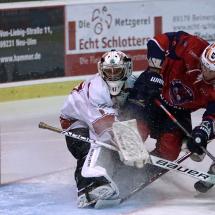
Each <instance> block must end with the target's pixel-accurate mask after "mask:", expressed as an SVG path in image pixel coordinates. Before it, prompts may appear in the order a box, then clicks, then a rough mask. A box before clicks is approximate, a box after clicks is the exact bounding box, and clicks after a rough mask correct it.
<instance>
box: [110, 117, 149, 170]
mask: <svg viewBox="0 0 215 215" xmlns="http://www.w3.org/2000/svg"><path fill="white" fill-rule="evenodd" d="M112 129H113V133H114V138H115V143H116V145H117V146H118V148H119V156H120V160H121V161H122V162H123V163H124V164H125V165H128V166H135V167H137V168H142V167H143V166H144V165H145V163H146V162H147V161H148V160H149V153H148V151H147V150H146V149H145V147H144V143H143V141H142V138H141V136H140V134H139V132H138V129H137V122H136V120H135V119H133V120H129V121H123V122H114V123H113V127H112Z"/></svg>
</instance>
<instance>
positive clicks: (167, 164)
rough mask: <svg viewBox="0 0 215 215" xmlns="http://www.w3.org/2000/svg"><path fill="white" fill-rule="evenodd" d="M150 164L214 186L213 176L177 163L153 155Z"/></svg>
mask: <svg viewBox="0 0 215 215" xmlns="http://www.w3.org/2000/svg"><path fill="white" fill-rule="evenodd" d="M39 128H43V129H48V130H51V131H54V132H57V133H60V134H63V135H66V136H69V137H73V138H76V139H78V140H83V141H85V142H89V143H90V144H94V145H98V146H103V147H106V148H108V149H110V150H113V151H118V149H117V148H116V147H115V146H113V145H110V144H107V143H103V142H100V141H97V140H93V139H90V138H86V137H82V136H81V135H76V134H74V133H72V132H69V131H63V130H61V129H59V128H56V127H53V126H50V125H48V124H46V123H44V122H40V123H39ZM150 162H151V164H153V165H155V166H158V167H161V168H163V169H166V170H174V171H176V172H178V173H182V174H184V175H187V176H190V177H193V178H196V179H198V180H202V181H206V182H210V183H212V184H215V175H211V174H209V173H205V172H202V171H198V170H194V169H192V168H188V167H184V166H182V165H179V163H177V162H174V161H168V160H166V159H163V158H159V157H157V156H154V155H150Z"/></svg>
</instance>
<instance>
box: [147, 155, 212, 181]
mask: <svg viewBox="0 0 215 215" xmlns="http://www.w3.org/2000/svg"><path fill="white" fill-rule="evenodd" d="M150 159H151V162H152V164H153V165H155V166H158V167H161V168H164V169H167V170H174V171H176V172H178V173H182V174H184V175H187V176H190V177H193V178H196V179H198V180H201V181H205V182H209V183H211V184H215V175H212V174H209V173H206V172H202V171H199V170H194V169H192V168H189V167H184V166H182V165H180V164H178V163H177V162H174V161H168V160H165V159H163V158H159V157H156V156H153V155H150Z"/></svg>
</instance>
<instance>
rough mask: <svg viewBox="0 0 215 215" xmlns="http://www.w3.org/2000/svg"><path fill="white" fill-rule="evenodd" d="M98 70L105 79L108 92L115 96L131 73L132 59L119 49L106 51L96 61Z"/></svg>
mask: <svg viewBox="0 0 215 215" xmlns="http://www.w3.org/2000/svg"><path fill="white" fill-rule="evenodd" d="M98 71H99V74H100V75H101V77H102V78H103V80H105V81H106V83H107V85H108V87H109V90H110V94H111V95H113V96H116V95H118V94H119V93H120V91H121V90H122V87H123V85H124V83H125V81H126V80H127V79H128V77H129V76H131V74H132V61H131V58H128V57H127V55H126V54H125V53H123V52H121V51H116V50H111V51H110V52H106V53H105V54H104V55H103V56H102V57H101V60H100V61H99V62H98Z"/></svg>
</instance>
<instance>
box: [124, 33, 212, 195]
mask: <svg viewBox="0 0 215 215" xmlns="http://www.w3.org/2000/svg"><path fill="white" fill-rule="evenodd" d="M147 48H148V53H147V58H148V69H147V70H146V71H144V72H143V73H142V74H141V75H140V76H139V78H138V79H137V80H136V82H135V84H134V88H133V93H131V95H130V97H129V101H128V104H127V106H126V108H125V111H126V112H127V113H129V115H130V116H129V117H130V118H136V119H137V120H138V124H139V130H140V132H141V135H142V138H143V139H146V138H147V137H148V135H150V136H151V137H152V138H155V139H156V140H157V142H156V148H155V149H154V150H153V152H152V153H153V154H155V155H158V156H160V157H163V158H165V159H168V160H175V159H176V158H177V157H178V155H179V153H180V151H181V146H182V142H183V140H184V139H187V147H188V149H189V150H190V151H191V152H192V153H193V154H192V156H191V158H192V159H193V160H195V161H202V159H203V158H204V156H205V153H204V152H203V150H202V148H205V149H206V147H207V143H208V141H209V140H211V139H213V138H214V137H215V44H211V45H209V44H208V42H207V41H205V40H203V39H201V38H199V37H197V36H194V35H190V34H188V33H186V32H182V31H179V32H169V33H164V34H160V35H157V36H155V37H154V38H153V39H151V40H149V41H148V44H147ZM156 99H158V100H159V101H160V102H161V104H162V105H163V106H165V107H166V108H167V109H168V111H169V112H170V113H171V114H172V115H174V116H175V117H176V119H177V120H178V122H179V123H180V124H181V125H182V126H183V127H184V128H185V129H186V130H187V131H188V132H190V134H191V136H192V138H187V136H186V134H185V133H184V131H182V129H181V128H179V127H178V125H177V124H175V122H173V120H171V119H170V118H169V117H168V116H167V115H166V113H165V112H164V111H163V110H162V109H161V108H159V106H158V105H156V103H155V100H156ZM200 108H205V112H204V114H203V116H202V121H201V123H200V125H198V126H196V127H195V128H193V129H192V123H191V113H192V112H193V111H196V110H198V109H200ZM214 169H215V168H214V165H213V164H212V165H211V167H210V170H209V172H210V173H213V174H215V171H214ZM212 186H213V185H211V184H209V183H205V182H201V181H200V182H197V183H196V184H195V188H196V189H198V190H199V191H200V192H205V191H207V190H208V188H210V187H212Z"/></svg>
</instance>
